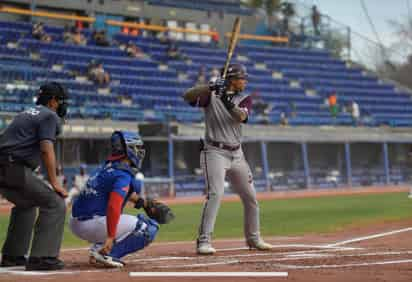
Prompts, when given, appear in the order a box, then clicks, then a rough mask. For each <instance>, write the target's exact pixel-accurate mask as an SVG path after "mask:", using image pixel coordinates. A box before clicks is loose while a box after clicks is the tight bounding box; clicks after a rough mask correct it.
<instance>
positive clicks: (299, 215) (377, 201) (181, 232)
mask: <svg viewBox="0 0 412 282" xmlns="http://www.w3.org/2000/svg"><path fill="white" fill-rule="evenodd" d="M172 209H173V211H174V212H175V214H176V219H175V221H174V222H173V223H172V224H168V225H162V227H161V230H160V233H159V236H158V237H157V239H156V241H181V240H185V241H186V240H194V239H195V238H196V233H197V228H198V224H199V220H200V213H201V209H202V205H200V204H185V205H174V206H172ZM260 210H261V231H262V234H263V235H264V236H277V235H280V236H284V235H300V234H307V233H326V232H333V231H338V230H341V229H343V228H345V227H348V226H362V225H366V224H371V223H376V222H380V221H391V220H401V219H408V218H411V217H412V201H411V200H409V199H408V198H407V196H406V194H405V193H388V194H379V195H356V196H334V197H319V198H302V199H283V200H268V201H260ZM127 212H128V213H136V211H135V210H133V209H128V210H127ZM7 224H8V216H7V215H0V244H2V243H3V241H4V239H5V235H6V230H7ZM242 234H243V209H242V206H241V204H240V203H224V204H222V205H221V208H220V211H219V215H218V218H217V222H216V228H215V234H214V237H215V238H241V237H242V236H243V235H242ZM63 245H64V247H74V246H86V245H87V243H86V242H83V241H81V240H79V239H77V238H75V237H74V236H73V235H72V234H71V232H70V231H69V230H68V228H67V226H66V229H65V233H64V243H63Z"/></svg>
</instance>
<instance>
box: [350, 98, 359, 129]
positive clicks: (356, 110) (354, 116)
mask: <svg viewBox="0 0 412 282" xmlns="http://www.w3.org/2000/svg"><path fill="white" fill-rule="evenodd" d="M351 113H352V121H353V126H358V125H359V118H360V110H359V105H358V103H356V102H355V100H352V105H351Z"/></svg>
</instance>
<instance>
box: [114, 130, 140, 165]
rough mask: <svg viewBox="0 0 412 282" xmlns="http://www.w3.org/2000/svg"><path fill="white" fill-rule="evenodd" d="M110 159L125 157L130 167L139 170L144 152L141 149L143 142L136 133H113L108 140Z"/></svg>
mask: <svg viewBox="0 0 412 282" xmlns="http://www.w3.org/2000/svg"><path fill="white" fill-rule="evenodd" d="M110 143H111V147H112V148H111V152H112V156H111V159H119V158H122V157H125V156H127V157H128V158H129V160H130V161H131V163H132V166H133V167H135V168H137V169H140V167H141V166H142V162H143V159H144V157H145V155H146V150H145V149H144V148H143V140H142V138H141V137H140V135H139V134H138V133H135V132H131V131H115V132H113V134H112V137H111V138H110Z"/></svg>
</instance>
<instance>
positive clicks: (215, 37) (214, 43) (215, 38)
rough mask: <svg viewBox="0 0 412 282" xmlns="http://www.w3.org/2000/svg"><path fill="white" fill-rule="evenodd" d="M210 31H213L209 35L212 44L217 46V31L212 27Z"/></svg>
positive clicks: (218, 40)
mask: <svg viewBox="0 0 412 282" xmlns="http://www.w3.org/2000/svg"><path fill="white" fill-rule="evenodd" d="M212 32H213V34H212V36H211V39H212V44H213V46H215V47H218V46H219V42H220V36H219V32H217V31H216V29H213V30H212Z"/></svg>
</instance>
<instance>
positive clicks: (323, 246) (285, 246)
mask: <svg viewBox="0 0 412 282" xmlns="http://www.w3.org/2000/svg"><path fill="white" fill-rule="evenodd" d="M281 248H307V249H334V248H338V249H340V248H341V247H337V246H327V245H326V246H325V245H311V244H283V245H272V249H281ZM241 250H249V248H248V247H234V248H222V249H216V251H218V252H227V251H241ZM252 250H253V249H252Z"/></svg>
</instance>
